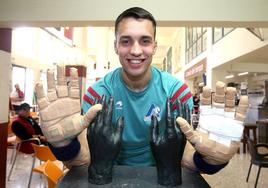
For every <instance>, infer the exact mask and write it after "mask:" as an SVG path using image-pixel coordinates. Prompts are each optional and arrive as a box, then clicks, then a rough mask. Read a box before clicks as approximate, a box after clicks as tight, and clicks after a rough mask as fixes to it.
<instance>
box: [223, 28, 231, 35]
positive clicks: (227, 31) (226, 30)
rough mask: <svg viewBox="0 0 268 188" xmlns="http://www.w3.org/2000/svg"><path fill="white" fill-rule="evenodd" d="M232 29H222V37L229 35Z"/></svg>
mask: <svg viewBox="0 0 268 188" xmlns="http://www.w3.org/2000/svg"><path fill="white" fill-rule="evenodd" d="M233 29H234V28H233V27H230V28H223V35H227V34H228V33H230V32H231V31H232V30H233Z"/></svg>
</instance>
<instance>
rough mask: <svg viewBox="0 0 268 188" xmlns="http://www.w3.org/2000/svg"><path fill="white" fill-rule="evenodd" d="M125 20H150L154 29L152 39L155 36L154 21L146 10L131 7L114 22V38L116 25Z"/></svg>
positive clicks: (116, 29)
mask: <svg viewBox="0 0 268 188" xmlns="http://www.w3.org/2000/svg"><path fill="white" fill-rule="evenodd" d="M125 18H135V19H146V20H150V21H151V22H152V24H153V27H154V38H155V35H156V21H155V19H154V17H153V15H152V14H151V13H150V12H148V11H147V10H145V9H143V8H140V7H132V8H129V9H127V10H125V11H124V12H122V13H121V14H120V15H119V16H118V17H117V18H116V20H115V36H116V34H117V31H118V25H119V23H120V22H121V21H122V20H123V19H125Z"/></svg>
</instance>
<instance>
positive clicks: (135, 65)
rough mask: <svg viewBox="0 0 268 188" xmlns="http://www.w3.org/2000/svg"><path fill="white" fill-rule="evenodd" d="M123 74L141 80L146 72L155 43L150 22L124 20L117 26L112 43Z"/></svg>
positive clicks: (131, 19) (132, 19)
mask: <svg viewBox="0 0 268 188" xmlns="http://www.w3.org/2000/svg"><path fill="white" fill-rule="evenodd" d="M114 47H115V52H116V53H117V54H118V56H119V60H120V63H121V65H122V68H123V70H124V73H125V74H127V76H128V77H132V78H142V77H143V76H144V75H145V74H146V73H147V72H148V71H150V69H149V67H150V64H151V62H152V58H153V55H154V53H155V50H156V47H157V43H156V41H155V40H154V27H153V24H152V22H151V21H150V20H147V19H134V18H125V19H123V20H122V21H121V22H120V23H119V25H118V30H117V34H116V40H115V43H114Z"/></svg>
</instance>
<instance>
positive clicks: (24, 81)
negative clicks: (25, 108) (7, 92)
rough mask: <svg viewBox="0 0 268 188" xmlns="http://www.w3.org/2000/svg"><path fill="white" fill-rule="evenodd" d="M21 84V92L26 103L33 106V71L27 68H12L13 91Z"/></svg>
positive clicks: (14, 66)
mask: <svg viewBox="0 0 268 188" xmlns="http://www.w3.org/2000/svg"><path fill="white" fill-rule="evenodd" d="M15 84H19V86H20V89H21V91H22V92H23V93H24V95H25V102H27V103H28V104H30V105H32V104H33V91H34V89H33V85H34V83H33V70H32V69H29V68H25V67H20V66H16V65H13V66H12V87H13V88H12V89H13V90H14V85H15Z"/></svg>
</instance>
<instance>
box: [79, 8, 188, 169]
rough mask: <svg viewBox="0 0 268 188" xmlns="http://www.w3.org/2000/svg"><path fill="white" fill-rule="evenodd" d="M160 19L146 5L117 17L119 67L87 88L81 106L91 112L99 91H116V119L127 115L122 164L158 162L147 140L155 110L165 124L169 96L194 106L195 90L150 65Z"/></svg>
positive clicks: (112, 92)
mask: <svg viewBox="0 0 268 188" xmlns="http://www.w3.org/2000/svg"><path fill="white" fill-rule="evenodd" d="M155 35H156V21H155V20H154V18H153V16H152V15H151V14H150V13H149V12H147V11H146V10H144V9H142V8H137V7H136V8H131V9H128V10H126V11H125V12H123V13H122V14H121V15H119V17H118V18H117V20H116V22H115V42H114V48H115V52H116V53H117V54H118V56H119V61H120V63H121V65H122V67H121V68H118V69H116V70H114V71H113V72H111V73H109V74H108V75H106V76H105V77H104V78H103V79H101V80H100V81H98V82H97V83H96V84H94V85H93V86H92V87H90V88H88V90H87V93H86V95H85V96H84V98H83V99H84V101H83V105H82V109H83V111H84V112H87V111H88V109H89V108H90V107H91V106H92V105H94V102H93V101H98V100H99V99H100V96H102V95H105V96H112V97H113V98H114V103H115V109H114V115H113V120H114V124H115V121H116V120H117V119H118V118H119V116H123V117H124V131H123V143H122V149H121V151H120V156H119V160H118V162H119V164H123V165H135V166H139V165H140V166H149V165H154V159H153V156H152V154H151V148H150V143H149V138H150V123H151V115H153V114H154V115H156V116H157V117H158V121H159V124H160V130H161V129H163V128H164V127H165V123H166V119H165V114H166V99H167V98H168V97H170V98H172V102H174V101H175V100H176V99H180V100H181V102H186V103H187V104H188V105H189V107H190V108H192V107H193V101H192V95H191V93H190V90H189V88H188V87H187V85H186V84H184V83H183V82H182V81H180V80H177V79H176V78H174V77H172V76H171V75H170V74H168V73H166V72H162V71H160V70H158V69H157V68H155V67H152V66H151V63H152V59H153V55H154V54H155V51H156V49H157V41H156V39H155Z"/></svg>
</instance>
